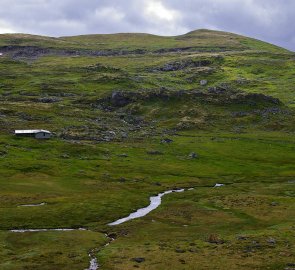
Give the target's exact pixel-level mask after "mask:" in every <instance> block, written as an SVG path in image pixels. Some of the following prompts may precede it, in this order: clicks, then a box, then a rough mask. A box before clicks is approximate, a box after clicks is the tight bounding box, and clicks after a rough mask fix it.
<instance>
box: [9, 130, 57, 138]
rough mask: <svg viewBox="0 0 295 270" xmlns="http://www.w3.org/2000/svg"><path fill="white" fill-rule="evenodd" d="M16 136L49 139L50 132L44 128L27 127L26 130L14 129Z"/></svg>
mask: <svg viewBox="0 0 295 270" xmlns="http://www.w3.org/2000/svg"><path fill="white" fill-rule="evenodd" d="M14 134H15V135H16V136H23V137H34V138H36V139H50V138H51V136H52V133H51V132H50V131H48V130H45V129H27V130H15V131H14Z"/></svg>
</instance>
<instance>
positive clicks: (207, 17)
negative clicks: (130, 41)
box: [0, 0, 295, 50]
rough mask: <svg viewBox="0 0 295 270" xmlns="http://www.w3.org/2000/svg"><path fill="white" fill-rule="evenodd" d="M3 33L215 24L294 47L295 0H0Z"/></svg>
mask: <svg viewBox="0 0 295 270" xmlns="http://www.w3.org/2000/svg"><path fill="white" fill-rule="evenodd" d="M0 5H1V6H0V32H7V31H14V32H25V33H33V34H41V35H50V36H65V35H79V34H94V33H116V32H149V33H153V34H161V35H177V34H183V33H184V32H186V31H190V30H195V29H198V28H211V29H217V30H223V31H229V32H235V33H240V34H243V35H247V36H251V37H255V38H258V39H262V40H265V41H268V42H271V43H275V44H277V45H281V46H284V47H287V48H289V49H293V50H295V29H294V28H293V25H294V24H295V16H294V15H295V1H294V0H281V1H277V0H182V1H179V0H96V1H95V0H13V1H11V0H0Z"/></svg>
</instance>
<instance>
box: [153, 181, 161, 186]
mask: <svg viewBox="0 0 295 270" xmlns="http://www.w3.org/2000/svg"><path fill="white" fill-rule="evenodd" d="M154 185H155V186H162V184H161V183H159V182H155V183H154Z"/></svg>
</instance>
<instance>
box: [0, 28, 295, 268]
mask: <svg viewBox="0 0 295 270" xmlns="http://www.w3.org/2000/svg"><path fill="white" fill-rule="evenodd" d="M294 72H295V58H294V53H293V52H291V51H288V50H286V49H283V48H280V47H277V46H274V45H272V44H268V43H266V42H262V41H259V40H255V39H252V38H248V37H243V36H241V35H236V34H232V33H227V32H219V31H211V30H205V29H202V30H196V31H192V32H189V33H187V34H184V35H181V36H173V37H162V36H155V35H149V34H140V33H139V34H132V33H122V34H109V35H83V36H73V37H59V38H53V37H45V36H34V35H28V34H3V35H0V159H1V160H0V161H1V163H0V173H1V177H0V187H1V188H0V205H1V207H0V215H1V217H2V218H1V221H0V245H1V247H2V248H1V249H0V258H1V262H0V268H1V269H3V270H20V269H42V270H44V269H48V270H49V269H50V270H51V269H52V270H53V269H73V270H74V269H77V270H78V269H86V268H87V267H90V266H89V255H90V258H91V260H92V263H93V265H92V268H91V267H90V268H89V269H90V270H93V269H98V266H99V269H133V268H134V267H135V268H139V269H152V270H156V269H288V267H289V268H290V267H293V265H294V259H293V258H294V256H295V254H294V250H295V249H294V243H295V239H294V215H293V213H294V210H295V209H294V208H295V203H294V195H295V189H294V177H295V166H294V164H295V153H294V143H295V139H294V132H295V117H294V113H295V109H294V108H295V88H294V85H295V77H294V75H295V73H294ZM37 128H38V129H39V128H40V129H46V130H50V131H52V132H53V134H54V136H53V138H52V139H50V140H35V139H33V138H22V137H16V136H14V135H13V131H14V129H37ZM216 183H219V184H223V186H220V187H218V188H213V187H214V186H215V184H216ZM180 188H184V189H186V191H185V192H182V193H180V192H179V193H171V194H169V195H165V197H163V198H162V205H161V206H160V207H159V208H157V209H156V210H154V211H153V212H151V213H149V214H148V215H146V216H145V217H142V218H139V219H134V220H132V221H128V222H126V223H123V224H121V225H117V226H109V225H108V224H109V223H110V222H113V221H115V220H117V219H119V218H121V217H125V216H128V215H129V213H132V212H134V211H135V210H136V209H139V208H142V207H144V206H146V205H148V203H149V197H150V196H152V195H155V194H158V193H161V192H164V191H167V190H171V189H180ZM79 228H83V230H81V229H80V230H79ZM20 229H32V230H39V229H42V230H43V229H49V230H50V231H40V232H34V231H31V232H13V231H11V230H20ZM52 229H54V230H52ZM56 229H71V230H67V231H62V230H56ZM278 254H279V255H278ZM212 258H214V259H212ZM196 265H197V268H196Z"/></svg>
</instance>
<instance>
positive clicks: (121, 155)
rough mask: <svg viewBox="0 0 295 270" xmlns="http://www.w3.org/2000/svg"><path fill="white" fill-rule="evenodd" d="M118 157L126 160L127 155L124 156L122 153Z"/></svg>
mask: <svg viewBox="0 0 295 270" xmlns="http://www.w3.org/2000/svg"><path fill="white" fill-rule="evenodd" d="M118 157H123V158H127V157H128V155H127V154H125V153H123V154H120V155H118Z"/></svg>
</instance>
